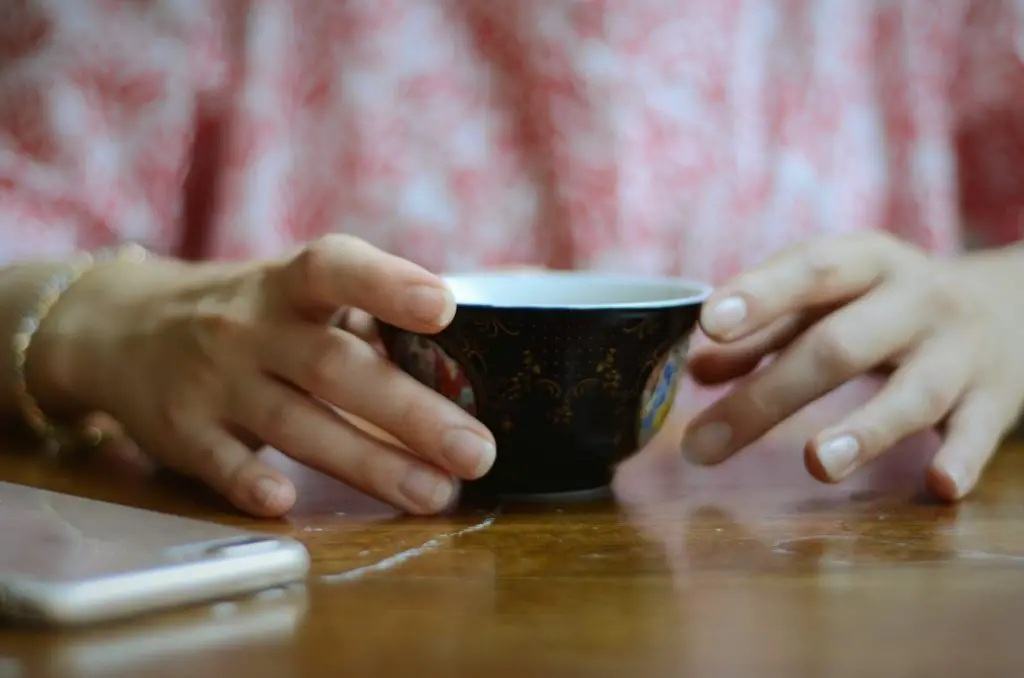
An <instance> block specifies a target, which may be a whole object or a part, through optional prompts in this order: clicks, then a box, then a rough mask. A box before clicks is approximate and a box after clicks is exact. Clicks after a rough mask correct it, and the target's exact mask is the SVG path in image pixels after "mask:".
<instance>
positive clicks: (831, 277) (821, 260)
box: [804, 241, 844, 295]
mask: <svg viewBox="0 0 1024 678" xmlns="http://www.w3.org/2000/svg"><path fill="white" fill-rule="evenodd" d="M840 244H841V243H836V242H832V241H822V242H818V243H814V244H812V245H809V246H808V247H807V250H806V256H805V257H804V262H805V264H806V266H807V270H806V275H807V279H808V283H809V286H808V289H811V290H814V292H815V294H816V295H817V294H820V293H822V292H828V290H831V289H833V288H834V287H835V286H836V284H837V283H838V281H839V280H840V279H841V278H842V275H843V256H842V253H843V251H844V249H843V248H842V247H841V246H838V245H840Z"/></svg>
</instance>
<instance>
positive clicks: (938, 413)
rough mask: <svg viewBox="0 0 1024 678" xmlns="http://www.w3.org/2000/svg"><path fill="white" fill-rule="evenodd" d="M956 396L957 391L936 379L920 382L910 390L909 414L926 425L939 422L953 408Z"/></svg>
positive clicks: (908, 400)
mask: <svg viewBox="0 0 1024 678" xmlns="http://www.w3.org/2000/svg"><path fill="white" fill-rule="evenodd" d="M956 396H957V393H956V390H955V389H953V388H952V387H951V386H949V385H948V384H947V383H946V382H943V381H939V380H935V379H931V380H926V381H921V382H918V383H917V384H916V385H915V386H913V387H911V388H910V389H908V395H907V409H908V411H909V412H908V413H909V414H910V416H912V417H913V418H914V419H915V420H916V421H918V422H922V423H924V424H928V423H931V422H935V421H938V420H939V419H941V418H942V417H943V416H945V414H946V412H948V411H949V408H950V407H952V406H953V402H954V401H955V399H956Z"/></svg>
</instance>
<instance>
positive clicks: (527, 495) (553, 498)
mask: <svg viewBox="0 0 1024 678" xmlns="http://www.w3.org/2000/svg"><path fill="white" fill-rule="evenodd" d="M612 496H613V493H612V486H611V484H607V485H601V486H598V487H593V488H588V489H583V490H567V491H564V492H496V491H491V490H487V489H484V488H480V487H473V486H472V485H468V484H467V485H463V490H462V493H461V498H460V503H462V504H470V505H477V504H486V505H497V504H503V503H506V502H508V503H513V504H583V503H587V502H592V501H601V500H605V499H610V498H611V497H612Z"/></svg>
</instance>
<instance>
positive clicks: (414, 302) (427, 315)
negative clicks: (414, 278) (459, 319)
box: [405, 285, 455, 327]
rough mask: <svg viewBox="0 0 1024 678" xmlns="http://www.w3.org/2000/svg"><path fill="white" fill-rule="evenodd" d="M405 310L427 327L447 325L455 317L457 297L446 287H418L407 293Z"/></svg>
mask: <svg viewBox="0 0 1024 678" xmlns="http://www.w3.org/2000/svg"><path fill="white" fill-rule="evenodd" d="M405 310H406V313H408V314H409V315H411V316H412V317H413V318H415V319H416V320H418V321H420V322H422V323H425V324H427V325H439V326H441V327H443V326H445V325H447V324H448V323H450V322H451V321H452V318H454V317H455V297H454V296H452V293H451V291H450V290H449V289H448V288H446V287H434V286H432V285H418V286H416V287H413V288H412V289H410V290H409V291H407V292H406V293H405Z"/></svg>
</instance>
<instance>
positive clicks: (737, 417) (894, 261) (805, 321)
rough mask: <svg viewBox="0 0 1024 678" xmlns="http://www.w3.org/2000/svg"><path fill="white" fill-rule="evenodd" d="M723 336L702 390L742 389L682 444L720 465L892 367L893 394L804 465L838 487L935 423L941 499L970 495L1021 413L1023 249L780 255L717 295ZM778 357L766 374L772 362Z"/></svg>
mask: <svg viewBox="0 0 1024 678" xmlns="http://www.w3.org/2000/svg"><path fill="white" fill-rule="evenodd" d="M701 327H702V329H703V331H704V333H705V334H707V335H708V337H709V338H711V339H712V340H713V342H714V343H712V344H711V345H709V346H706V347H703V348H701V349H698V350H695V351H694V354H693V355H692V357H691V360H690V369H691V372H692V374H693V376H694V378H695V379H696V380H697V381H698V382H699V383H703V384H709V385H710V384H724V383H727V382H731V381H733V380H738V381H737V383H736V384H735V387H734V388H733V389H731V390H730V391H729V392H728V393H727V394H726V395H725V396H723V397H722V398H721V400H719V401H718V402H717V403H715V404H714V405H712V406H711V407H709V408H708V409H707V410H705V411H704V412H702V413H701V414H700V415H698V416H697V417H696V418H695V419H694V420H693V422H692V423H691V424H690V425H689V427H688V429H687V433H686V434H685V436H684V439H683V450H684V453H685V454H686V455H687V456H688V457H689V458H690V459H691V460H693V461H694V462H697V463H702V464H716V463H719V462H722V461H724V460H726V459H728V458H729V457H730V456H732V455H733V454H735V453H736V452H738V451H740V450H742V449H743V448H745V447H747V446H748V445H749V444H750V443H753V442H754V441H756V440H758V439H759V438H761V437H762V436H764V435H765V434H767V433H768V432H769V431H770V430H772V429H773V428H774V427H775V426H776V425H778V424H780V423H782V422H783V421H784V420H786V419H788V418H789V417H790V416H792V415H794V414H796V412H797V411H799V410H801V409H803V408H804V407H805V406H806V405H808V404H810V403H811V402H813V401H815V400H817V399H818V398H820V397H822V396H824V395H825V394H827V393H829V392H830V391H832V390H834V389H836V388H837V387H839V386H840V385H842V384H843V383H845V382H847V381H849V380H851V379H854V378H856V377H859V376H861V375H864V374H866V373H869V372H873V371H876V370H881V371H885V372H889V373H890V376H889V378H888V381H887V383H886V385H885V386H884V387H883V388H882V390H881V391H880V392H879V393H878V394H877V395H876V396H875V397H874V398H873V399H871V400H870V401H869V402H868V403H867V404H865V405H864V406H863V407H862V408H860V409H858V410H856V411H853V412H851V413H850V414H849V415H848V416H847V417H846V419H845V420H844V421H842V422H840V423H838V424H837V425H835V426H834V427H831V428H829V429H827V430H824V431H821V432H820V433H819V434H818V435H817V436H815V437H814V438H813V439H811V440H810V441H808V443H807V447H806V451H805V463H806V465H807V468H808V470H809V471H810V473H811V474H812V475H814V476H815V477H816V478H818V479H819V480H822V481H824V482H839V481H841V480H843V479H845V478H847V477H848V476H849V475H850V474H852V473H854V472H855V471H856V470H857V469H859V468H860V467H862V466H864V465H865V464H867V463H869V462H870V461H871V460H872V459H874V458H876V457H877V456H878V455H880V454H882V453H883V452H885V451H886V450H888V449H889V448H891V447H892V446H894V445H895V444H896V443H897V442H899V441H900V440H902V439H903V438H906V437H908V436H910V435H912V434H914V433H917V432H919V431H921V430H924V429H926V428H929V427H932V426H936V425H938V426H939V427H940V432H941V433H942V434H943V436H944V439H943V445H942V447H941V448H940V450H939V452H938V453H937V455H936V456H935V458H934V460H933V461H932V464H931V468H930V470H929V474H928V476H929V477H928V480H929V484H930V486H931V488H932V490H933V491H934V492H935V493H936V494H938V495H939V496H940V497H942V498H944V499H947V500H956V499H960V498H962V497H963V496H964V495H966V494H967V493H968V492H970V490H971V489H972V488H973V487H974V485H975V483H976V482H977V481H978V478H979V476H980V475H981V472H982V470H983V469H984V467H985V465H986V463H987V462H988V460H989V458H990V457H991V456H992V453H993V452H994V451H995V449H996V448H997V447H998V445H999V443H1000V442H1001V440H1002V438H1003V437H1004V436H1005V434H1006V432H1007V431H1008V429H1009V428H1011V427H1012V426H1013V425H1014V424H1015V423H1016V421H1017V418H1018V417H1019V416H1020V413H1021V408H1022V404H1024V250H1021V249H1020V248H1008V249H1005V250H998V251H990V252H983V253H979V254H974V255H966V256H963V257H961V258H959V259H951V260H942V259H938V258H934V257H931V256H929V255H927V254H925V253H924V252H922V251H920V250H918V249H915V248H913V247H911V246H910V245H908V244H906V243H903V242H901V241H899V240H896V239H894V238H892V237H890V236H887V235H883V234H880V233H876V232H865V233H857V234H848V235H841V236H835V237H827V238H824V239H820V240H816V241H813V242H808V243H805V244H801V245H799V246H797V247H795V248H792V249H790V250H787V251H784V252H782V253H780V254H778V255H776V256H774V257H772V258H771V259H770V260H769V261H768V262H767V263H765V264H764V265H763V266H760V267H758V268H756V269H754V270H752V271H749V272H747V273H745V274H743V275H740V276H739V277H737V278H735V279H734V280H732V281H730V282H729V283H727V284H725V285H724V286H722V287H720V288H718V289H716V290H715V292H714V294H712V295H711V297H710V298H709V299H708V301H707V303H706V304H705V306H704V309H703V312H702V315H701ZM773 354H777V355H774V360H773V361H772V362H771V363H770V364H769V365H767V366H766V367H764V369H760V370H758V369H757V368H758V366H759V365H760V364H761V362H762V360H763V359H764V358H766V357H768V356H771V355H773Z"/></svg>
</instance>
